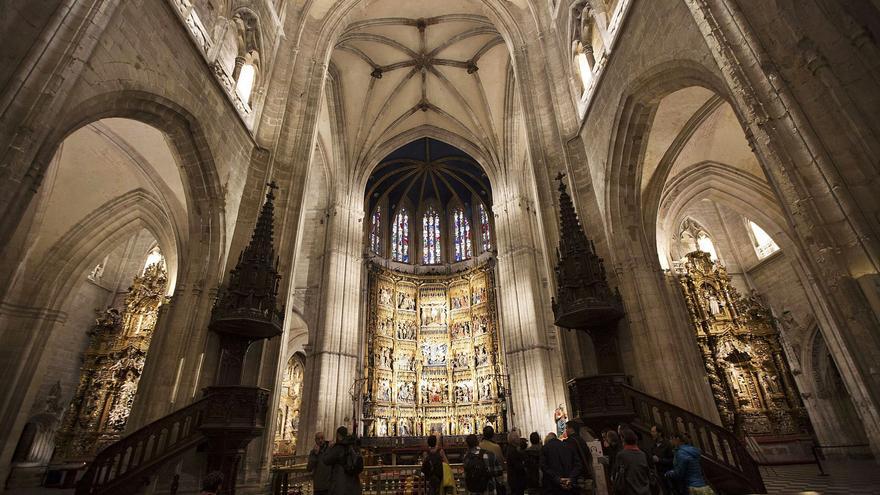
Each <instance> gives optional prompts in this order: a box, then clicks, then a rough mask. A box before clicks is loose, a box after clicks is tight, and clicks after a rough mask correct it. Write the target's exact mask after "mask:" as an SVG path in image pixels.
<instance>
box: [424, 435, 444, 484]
mask: <svg viewBox="0 0 880 495" xmlns="http://www.w3.org/2000/svg"><path fill="white" fill-rule="evenodd" d="M444 462H447V463H448V462H449V461H448V460H447V459H446V453H445V452H444V451H443V449H442V448H441V447H440V446H439V445H438V442H437V436H436V435H431V436H429V437H428V451H427V452H426V453H425V461H424V462H422V474H424V475H425V481H426V483H427V485H428V493H430V494H437V493H440V488H441V486H442V485H443V463H444Z"/></svg>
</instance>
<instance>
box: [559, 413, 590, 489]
mask: <svg viewBox="0 0 880 495" xmlns="http://www.w3.org/2000/svg"><path fill="white" fill-rule="evenodd" d="M582 426H583V425H582V424H581V423H580V422H579V421H577V420H571V421H569V422H567V423H566V424H565V441H564V442H563V443H564V444H565V446H566V447H568V448H569V449H571V451H572V452H573V453H574V458H575V460H576V461H577V462H580V464H581V475H582V480H584V481H587V480H590V481H592V480H593V478H594V476H593V453H592V452H591V451H590V447H588V446H587V442H586V441H584V438H583V437H582V436H581V427H582ZM585 484H586V483H585Z"/></svg>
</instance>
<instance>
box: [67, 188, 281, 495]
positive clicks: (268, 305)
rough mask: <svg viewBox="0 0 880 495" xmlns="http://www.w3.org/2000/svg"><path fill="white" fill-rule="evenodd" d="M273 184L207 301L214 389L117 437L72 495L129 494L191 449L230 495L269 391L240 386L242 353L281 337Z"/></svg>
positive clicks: (258, 432)
mask: <svg viewBox="0 0 880 495" xmlns="http://www.w3.org/2000/svg"><path fill="white" fill-rule="evenodd" d="M274 189H276V186H275V184H274V183H272V184H269V191H268V193H267V194H266V201H265V203H264V204H263V208H262V210H261V211H260V215H259V217H258V219H257V224H256V227H255V228H254V232H253V235H252V236H251V239H250V242H249V244H248V245H247V247H246V248H245V249H244V251H242V253H241V255H240V256H239V259H238V264H237V265H236V267H235V268H234V269H233V270H232V272H231V273H230V277H229V283H228V284H227V287H226V289H225V290H223V291H221V294H220V296H219V297H218V299H217V301H216V302H215V305H214V309H213V311H212V314H211V322H210V326H209V329H210V330H211V331H212V332H214V333H216V334H217V336H218V337H219V342H220V359H219V366H218V369H217V380H216V384H215V385H213V386H210V387H207V388H205V390H204V391H203V397H202V399H200V400H198V401H196V402H193V403H192V404H190V405H188V406H186V407H183V408H181V409H179V410H177V411H175V412H173V413H171V414H169V415H167V416H165V417H162V418H160V419H158V420H156V421H153V422H152V423H149V424H147V425H146V426H144V427H143V428H140V429H139V430H136V431H134V432H132V433H131V434H129V435H127V436H125V437H123V438H122V439H120V440H119V441H118V442H116V443H113V444H111V445H109V446H108V447H106V448H105V449H104V450H102V451H101V452H99V453H98V454H97V456H96V457H95V460H94V461H93V462H92V463H91V464H90V465H89V467H88V469H87V470H86V472H85V474H84V475H83V477H82V478H81V480H80V481H79V483H78V484H77V487H76V494H77V495H103V494H108V495H109V494H119V493H135V492H136V490H137V487H139V486H143V485H144V481H145V480H146V479H148V478H149V477H150V476H151V475H153V474H154V473H156V472H157V471H158V470H159V469H160V468H162V467H163V466H165V465H166V464H168V463H169V462H172V461H175V460H177V459H179V458H180V457H181V456H183V455H184V454H187V453H190V452H192V451H195V450H197V452H198V455H203V456H204V457H205V466H206V470H205V472H206V473H207V472H212V471H220V472H222V473H223V475H224V480H225V481H224V483H223V487H222V490H223V492H222V493H223V494H224V495H233V494H234V493H235V488H236V479H237V475H238V471H239V469H238V467H239V463H240V461H241V459H242V456H243V455H244V453H245V449H246V448H247V445H248V444H249V443H250V442H251V440H253V439H254V438H257V437H259V436H260V435H261V434H262V432H263V430H264V428H265V423H266V418H267V413H268V408H269V391H268V390H266V389H263V388H259V387H251V386H244V385H242V384H241V377H242V366H243V362H244V356H245V353H246V351H247V349H248V347H249V346H250V345H251V344H252V343H253V342H255V341H258V340H262V339H268V338H272V337H275V336H278V335H281V332H282V320H283V308H281V307H279V305H278V281H279V279H280V276H279V275H278V261H277V259H276V257H275V246H274V204H273V201H274V198H275V197H274Z"/></svg>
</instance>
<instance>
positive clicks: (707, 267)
mask: <svg viewBox="0 0 880 495" xmlns="http://www.w3.org/2000/svg"><path fill="white" fill-rule="evenodd" d="M676 272H677V275H678V281H679V283H680V284H681V289H682V292H683V293H684V296H685V300H686V303H687V308H688V312H689V314H690V317H691V320H692V321H693V324H694V328H695V331H696V337H697V344H698V345H699V348H700V352H701V353H702V355H703V361H704V364H705V366H706V372H707V374H708V377H709V384H710V386H711V387H712V394H713V396H714V398H715V403H716V405H717V406H718V412H719V413H720V415H721V420H722V422H723V423H724V426H725V427H726V428H728V429H730V430H731V431H734V432H735V433H736V434H737V435H739V436H744V435H758V436H760V435H790V434H797V433H803V432H806V431H808V430H809V423H808V420H807V416H806V411H805V409H804V406H803V403H802V402H801V400H800V396H799V395H798V392H797V389H796V387H795V384H794V380H793V379H792V376H791V372H790V369H789V366H788V363H787V361H786V359H785V356H784V353H783V349H782V345H781V342H780V340H779V338H780V337H779V331H778V329H777V326H776V322H775V320H774V318H773V317H772V315H771V314H770V311H769V310H767V309H766V308H765V307H764V305H763V304H762V303H761V301H760V300H759V299H758V298H757V297H754V296H753V297H749V298H744V297H742V296H741V295H740V294H739V293H738V291H737V290H736V288H734V287H733V285H731V283H730V276H729V275H728V274H727V270H726V269H725V268H724V266H723V265H721V264H719V263H716V262H714V261H712V259H711V257H710V255H709V253H705V252H703V251H694V252H692V253H690V254H688V255H687V256H685V258H684V259H683V260H682V262H681V263H678V264H677V266H676Z"/></svg>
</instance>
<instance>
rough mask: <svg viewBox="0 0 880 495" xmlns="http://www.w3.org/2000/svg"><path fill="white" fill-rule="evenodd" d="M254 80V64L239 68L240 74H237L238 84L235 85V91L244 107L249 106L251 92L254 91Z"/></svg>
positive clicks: (255, 77)
mask: <svg viewBox="0 0 880 495" xmlns="http://www.w3.org/2000/svg"><path fill="white" fill-rule="evenodd" d="M256 79H257V68H256V67H255V66H254V64H244V65H243V66H242V67H241V72H240V73H239V74H238V82H236V84H235V91H236V92H237V93H238V97H239V98H241V101H242V102H244V104H245V105H249V104H250V100H251V92H252V91H253V89H254V82H255V81H256Z"/></svg>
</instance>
